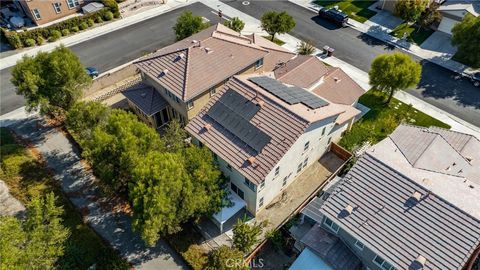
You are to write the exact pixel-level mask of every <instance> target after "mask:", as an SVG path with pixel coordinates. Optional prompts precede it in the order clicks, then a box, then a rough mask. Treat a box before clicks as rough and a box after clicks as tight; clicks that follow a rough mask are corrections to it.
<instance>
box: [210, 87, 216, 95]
mask: <svg viewBox="0 0 480 270" xmlns="http://www.w3.org/2000/svg"><path fill="white" fill-rule="evenodd" d="M216 93H217V88H215V87H212V88H210V96H211V97H212V96H214V95H215V94H216Z"/></svg>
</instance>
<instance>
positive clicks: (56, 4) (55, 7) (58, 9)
mask: <svg viewBox="0 0 480 270" xmlns="http://www.w3.org/2000/svg"><path fill="white" fill-rule="evenodd" d="M61 5H62V4H60V3H53V9H54V10H55V13H60V12H61V11H62V9H61V8H60V6H61Z"/></svg>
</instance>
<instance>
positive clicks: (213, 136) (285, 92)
mask: <svg viewBox="0 0 480 270" xmlns="http://www.w3.org/2000/svg"><path fill="white" fill-rule="evenodd" d="M302 58H303V57H302ZM304 59H306V58H304ZM312 63H313V62H312ZM287 65H288V62H287ZM300 66H301V65H300ZM325 68H326V67H325V66H323V69H324V70H325ZM292 71H293V72H294V71H295V69H291V72H292ZM310 71H311V72H317V70H314V69H312V70H310ZM325 73H328V71H325ZM277 75H279V73H277ZM305 76H308V75H305ZM279 77H282V76H279ZM283 78H284V80H287V78H290V77H289V76H287V75H284V76H283ZM322 78H323V76H319V77H317V78H316V80H313V79H312V80H311V81H312V82H313V83H311V85H315V84H316V83H317V82H319V81H320V80H322ZM301 82H303V80H301ZM308 84H310V83H308ZM303 86H305V85H303ZM357 99H358V96H357ZM358 114H360V111H359V110H357V109H356V108H354V107H353V106H351V105H345V104H337V103H334V102H331V101H329V100H327V99H325V98H323V97H321V96H319V95H318V94H315V93H313V92H311V91H309V90H307V89H305V88H302V87H299V86H296V85H291V84H286V83H283V82H282V81H281V79H276V78H275V72H271V73H266V74H262V75H253V74H249V75H238V76H234V77H233V78H232V79H230V80H229V81H228V83H227V84H226V85H225V86H224V87H223V89H222V90H220V91H219V92H218V94H217V95H215V96H214V97H213V98H212V99H211V100H210V102H209V103H208V104H207V105H206V106H205V107H204V108H203V109H202V110H201V111H200V112H199V114H198V115H197V116H195V117H194V118H193V119H191V121H190V122H189V123H188V125H187V126H186V130H187V131H188V132H189V133H190V134H191V136H192V137H193V142H194V143H197V144H199V145H205V146H206V147H208V148H209V149H210V150H211V151H212V152H213V153H214V157H215V159H216V160H217V162H218V164H219V167H220V169H221V170H222V172H223V173H224V174H225V175H226V176H227V177H228V178H229V180H230V183H229V187H230V191H231V192H232V194H235V196H236V197H237V199H236V201H240V202H241V207H243V206H244V207H246V209H247V210H248V211H249V212H250V213H251V214H253V215H256V214H257V213H258V212H259V211H261V210H262V209H264V208H265V207H266V206H267V205H268V204H269V203H270V202H271V201H272V200H273V199H274V198H275V197H277V196H278V195H279V194H281V193H282V191H283V190H284V189H285V188H286V187H287V186H288V185H290V184H291V183H293V182H294V181H295V179H296V178H297V176H299V175H300V174H301V173H302V172H303V171H304V170H305V169H306V168H307V167H309V166H310V165H311V164H313V163H314V162H317V160H318V159H319V158H320V157H321V156H322V155H323V154H324V153H325V152H326V151H327V150H328V148H329V145H330V143H331V142H332V141H337V140H339V139H340V137H341V134H342V133H343V132H344V131H345V130H346V129H348V128H349V126H350V125H351V124H352V122H353V119H354V118H355V116H357V115H358ZM237 209H238V208H237ZM233 214H234V213H232V215H233Z"/></svg>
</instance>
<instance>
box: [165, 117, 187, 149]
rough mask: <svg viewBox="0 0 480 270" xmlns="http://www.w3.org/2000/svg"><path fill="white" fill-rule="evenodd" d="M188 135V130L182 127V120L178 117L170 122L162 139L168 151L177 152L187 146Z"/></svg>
mask: <svg viewBox="0 0 480 270" xmlns="http://www.w3.org/2000/svg"><path fill="white" fill-rule="evenodd" d="M187 137H188V135H187V132H186V131H185V130H184V129H183V128H182V125H181V124H180V122H179V121H178V120H177V119H173V120H171V121H170V122H169V123H168V125H167V128H166V129H165V134H164V135H163V136H162V139H163V141H164V142H165V145H166V147H167V149H168V151H170V152H177V151H180V150H182V149H184V148H185V145H186V142H185V140H186V139H187Z"/></svg>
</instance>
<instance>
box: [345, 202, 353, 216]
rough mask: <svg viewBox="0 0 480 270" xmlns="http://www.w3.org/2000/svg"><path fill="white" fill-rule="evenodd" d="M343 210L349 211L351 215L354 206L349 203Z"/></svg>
mask: <svg viewBox="0 0 480 270" xmlns="http://www.w3.org/2000/svg"><path fill="white" fill-rule="evenodd" d="M343 211H345V213H348V214H349V215H351V214H352V212H353V206H351V205H350V204H347V206H345V208H343Z"/></svg>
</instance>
